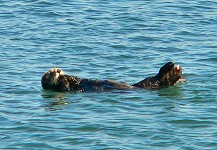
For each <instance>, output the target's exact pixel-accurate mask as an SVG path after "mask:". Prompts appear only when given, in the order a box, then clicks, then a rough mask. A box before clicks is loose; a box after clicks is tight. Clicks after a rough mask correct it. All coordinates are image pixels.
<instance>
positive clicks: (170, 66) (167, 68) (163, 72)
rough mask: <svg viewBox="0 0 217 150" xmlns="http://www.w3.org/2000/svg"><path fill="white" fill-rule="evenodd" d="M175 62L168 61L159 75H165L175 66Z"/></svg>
mask: <svg viewBox="0 0 217 150" xmlns="http://www.w3.org/2000/svg"><path fill="white" fill-rule="evenodd" d="M174 65H175V64H174V63H173V62H168V63H166V64H165V65H164V66H163V67H161V68H160V70H159V73H158V75H161V76H162V75H164V74H167V73H168V72H169V71H170V70H172V69H173V68H174Z"/></svg>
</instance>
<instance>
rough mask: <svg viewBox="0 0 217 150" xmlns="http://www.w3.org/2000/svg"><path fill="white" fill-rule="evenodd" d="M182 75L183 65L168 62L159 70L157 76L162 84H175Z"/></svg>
mask: <svg viewBox="0 0 217 150" xmlns="http://www.w3.org/2000/svg"><path fill="white" fill-rule="evenodd" d="M181 77H182V67H181V66H180V65H177V66H175V64H174V63H173V62H168V63H166V64H165V65H164V66H163V67H162V68H161V69H160V71H159V73H158V75H157V78H158V80H159V81H160V84H161V85H174V84H176V83H177V82H179V81H180V79H181Z"/></svg>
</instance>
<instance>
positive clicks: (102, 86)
mask: <svg viewBox="0 0 217 150" xmlns="http://www.w3.org/2000/svg"><path fill="white" fill-rule="evenodd" d="M181 76H182V68H181V66H179V65H178V66H175V64H174V63H173V62H168V63H166V64H165V65H164V66H163V67H161V69H160V70H159V72H158V74H157V75H156V76H153V77H148V78H145V79H144V80H142V81H140V82H138V83H136V84H133V85H128V84H126V83H125V82H115V81H112V80H92V79H82V78H78V77H76V76H69V75H65V74H64V72H63V71H62V70H61V69H59V68H52V69H50V70H48V71H47V72H45V74H44V75H43V76H42V79H41V84H42V87H43V89H49V90H54V91H61V92H63V91H64V92H65V91H76V92H84V91H110V90H129V89H136V88H143V89H158V88H163V87H168V86H172V85H175V84H176V83H177V82H179V81H180V79H181Z"/></svg>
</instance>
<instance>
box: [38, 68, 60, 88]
mask: <svg viewBox="0 0 217 150" xmlns="http://www.w3.org/2000/svg"><path fill="white" fill-rule="evenodd" d="M60 75H64V72H63V71H62V70H61V69H60V68H51V69H50V70H48V71H47V72H45V73H44V75H43V76H42V78H41V84H42V87H43V89H52V88H53V87H54V86H55V85H57V84H58V78H59V76H60Z"/></svg>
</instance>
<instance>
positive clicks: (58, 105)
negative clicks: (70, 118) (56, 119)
mask: <svg viewBox="0 0 217 150" xmlns="http://www.w3.org/2000/svg"><path fill="white" fill-rule="evenodd" d="M66 95H67V93H64V92H54V91H49V90H43V91H42V95H41V96H42V97H43V99H44V100H45V103H46V104H45V108H46V110H48V111H55V110H60V109H62V106H64V105H67V104H68V102H67V99H68V98H67V96H66Z"/></svg>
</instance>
